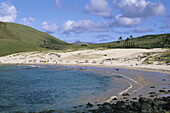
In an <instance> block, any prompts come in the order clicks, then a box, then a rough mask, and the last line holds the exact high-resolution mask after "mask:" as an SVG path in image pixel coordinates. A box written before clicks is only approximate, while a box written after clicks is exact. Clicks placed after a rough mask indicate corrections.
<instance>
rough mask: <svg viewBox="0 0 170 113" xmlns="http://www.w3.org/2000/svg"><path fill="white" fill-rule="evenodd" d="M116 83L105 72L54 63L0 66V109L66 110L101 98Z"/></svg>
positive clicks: (0, 110)
mask: <svg viewBox="0 0 170 113" xmlns="http://www.w3.org/2000/svg"><path fill="white" fill-rule="evenodd" d="M119 84H120V83H117V82H116V81H115V80H114V78H111V77H109V76H102V75H98V74H94V73H92V72H88V71H78V70H73V69H66V68H64V69H62V68H57V67H56V66H38V67H31V66H0V112H2V113H3V112H4V113H7V112H33V111H34V112H39V111H44V110H58V111H63V110H69V109H71V108H72V107H73V106H75V105H80V104H85V103H87V102H88V101H90V100H91V101H93V102H95V100H100V99H102V96H103V100H102V101H104V99H105V98H104V97H105V96H106V95H104V94H106V92H108V93H110V92H109V91H114V89H121V87H120V85H119ZM121 84H122V83H121ZM126 87H127V86H126ZM124 88H125V87H122V89H124ZM115 91H117V90H115ZM107 96H109V94H108V95H107ZM110 96H111V94H110Z"/></svg>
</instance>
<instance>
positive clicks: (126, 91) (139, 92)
mask: <svg viewBox="0 0 170 113" xmlns="http://www.w3.org/2000/svg"><path fill="white" fill-rule="evenodd" d="M5 65H6V64H5ZM12 65H16V64H12ZM17 65H21V64H17ZM22 65H27V66H28V65H42V64H22ZM45 65H54V64H43V66H45ZM54 66H55V65H54ZM59 66H75V67H73V68H76V69H80V68H81V67H84V68H86V67H87V69H92V68H90V67H97V66H96V65H95V66H94V65H93V66H82V65H81V66H80V65H59ZM70 68H72V67H70ZM97 68H103V70H105V69H107V68H115V69H116V68H118V67H106V66H100V67H99V66H98V67H97ZM119 68H120V67H119ZM122 69H125V70H129V69H126V68H122ZM92 70H93V69H92ZM103 70H101V72H103V73H105V74H106V75H107V74H108V73H107V72H108V70H105V72H104V71H103ZM131 70H133V69H131ZM85 71H86V70H85ZM94 71H95V70H94ZM119 71H120V72H119ZM119 71H116V70H110V71H109V72H111V73H110V74H109V75H108V76H123V78H125V79H128V81H131V83H133V84H131V83H129V86H128V87H127V88H126V89H123V90H121V91H120V92H119V93H118V95H112V96H111V97H110V99H109V100H107V101H105V102H104V103H114V102H119V101H125V100H126V99H127V100H129V101H130V100H131V101H136V100H133V98H140V97H139V95H143V96H142V97H148V96H150V94H149V93H150V92H156V94H158V96H155V97H154V98H157V97H159V90H163V89H162V88H160V87H158V86H159V84H156V82H151V84H145V83H144V82H145V81H142V82H140V81H138V80H137V76H135V74H132V75H131V76H129V75H128V74H129V73H127V75H128V76H126V75H124V73H126V72H124V73H123V72H121V71H122V70H119ZM136 71H141V72H143V70H136ZM136 71H135V72H136ZM144 71H146V70H144ZM114 72H116V73H114ZM151 72H155V71H146V73H151ZM99 73H100V72H99ZM156 73H157V72H156ZM158 73H159V72H158ZM158 75H159V74H158ZM160 75H161V74H160ZM163 75H164V74H163ZM167 75H168V79H167V81H168V80H169V74H167ZM132 76H133V77H134V78H132ZM154 76H155V78H156V80H158V82H159V83H160V82H162V79H159V78H157V77H158V76H157V74H156V75H152V76H151V77H150V78H151V79H152V77H154ZM141 77H143V76H142V75H141ZM160 78H161V76H160ZM144 79H146V80H147V78H145V77H144ZM148 80H150V79H148ZM148 80H147V81H148ZM128 81H126V82H128ZM165 82H166V81H165ZM134 83H136V85H137V84H138V85H140V84H142V85H143V86H142V87H141V88H140V87H137V86H135V84H134ZM153 84H154V86H155V87H156V89H152V88H150V87H151V86H152V85H153ZM148 86H149V87H148ZM163 86H166V84H163ZM133 87H135V88H137V89H135V88H133ZM165 88H166V87H165ZM148 89H149V90H148ZM164 90H166V91H167V90H168V89H167V88H166V89H164ZM135 92H137V94H135ZM123 94H129V95H130V96H123ZM146 94H147V95H146ZM168 95H169V94H168ZM115 98H117V99H118V100H116V101H115V100H114V99H115ZM125 98H126V99H125ZM89 102H90V101H89ZM93 105H94V106H95V105H97V104H94V103H93Z"/></svg>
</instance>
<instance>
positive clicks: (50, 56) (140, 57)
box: [0, 48, 170, 73]
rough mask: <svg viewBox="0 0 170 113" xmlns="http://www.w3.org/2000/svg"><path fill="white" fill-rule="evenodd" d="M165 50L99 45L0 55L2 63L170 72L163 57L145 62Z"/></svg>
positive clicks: (0, 62) (169, 67)
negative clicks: (106, 47)
mask: <svg viewBox="0 0 170 113" xmlns="http://www.w3.org/2000/svg"><path fill="white" fill-rule="evenodd" d="M165 51H168V49H159V48H157V49H109V50H97V49H96V50H81V51H74V52H57V51H43V52H40V51H35V52H23V53H16V54H12V55H8V56H4V57H0V64H1V65H2V64H7V65H12V64H14V65H16V64H19V65H31V64H45V65H72V66H73V65H74V66H94V67H122V68H129V69H145V70H151V71H159V72H160V71H161V72H164V73H169V72H170V65H167V64H165V63H163V62H162V61H152V62H151V63H146V62H144V61H145V60H146V59H148V58H150V57H154V56H157V55H159V54H160V53H162V52H165Z"/></svg>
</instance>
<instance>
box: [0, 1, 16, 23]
mask: <svg viewBox="0 0 170 113" xmlns="http://www.w3.org/2000/svg"><path fill="white" fill-rule="evenodd" d="M16 17H17V10H16V8H15V6H14V5H11V4H10V3H9V2H2V3H1V5H0V21H3V22H14V21H15V19H16Z"/></svg>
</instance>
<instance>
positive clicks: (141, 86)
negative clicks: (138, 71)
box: [106, 73, 144, 102]
mask: <svg viewBox="0 0 170 113" xmlns="http://www.w3.org/2000/svg"><path fill="white" fill-rule="evenodd" d="M112 74H114V75H117V76H121V77H124V78H126V79H128V80H130V81H132V82H134V83H135V84H138V85H139V87H138V89H136V90H134V91H133V93H135V92H137V91H139V90H140V89H142V88H143V87H144V86H143V85H142V84H140V83H138V82H137V81H136V80H134V79H132V78H130V77H127V76H125V75H122V74H116V73H112ZM128 84H129V87H128V88H126V89H125V90H123V91H121V92H120V93H118V95H117V96H120V95H122V94H123V93H126V92H128V91H129V90H130V89H132V88H133V85H132V84H131V82H128ZM117 96H116V95H114V96H112V97H111V98H110V99H109V100H107V101H106V102H111V101H112V100H113V99H114V98H116V97H117Z"/></svg>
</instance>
